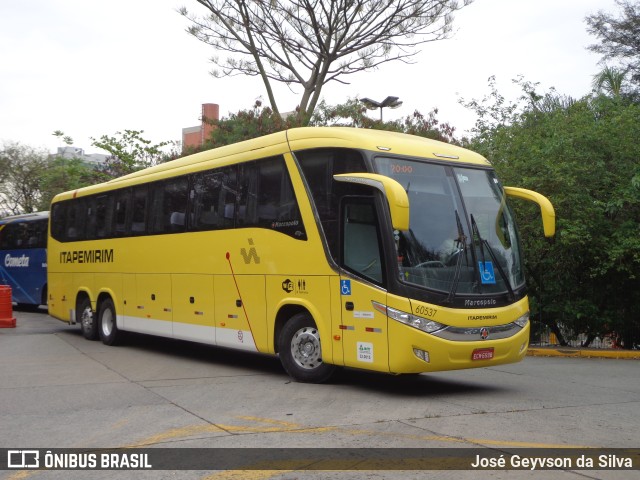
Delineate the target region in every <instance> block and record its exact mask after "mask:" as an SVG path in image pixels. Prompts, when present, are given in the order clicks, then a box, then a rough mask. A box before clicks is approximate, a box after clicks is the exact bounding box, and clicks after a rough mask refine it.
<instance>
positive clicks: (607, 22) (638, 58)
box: [585, 0, 640, 85]
mask: <svg viewBox="0 0 640 480" xmlns="http://www.w3.org/2000/svg"><path fill="white" fill-rule="evenodd" d="M616 4H617V5H618V7H620V9H621V11H622V12H621V16H620V17H615V16H614V15H612V14H609V13H606V12H603V11H599V12H598V13H596V14H594V15H589V16H588V17H586V19H585V21H586V22H587V25H588V28H587V31H588V32H589V33H591V34H592V35H595V36H596V37H597V38H598V39H599V40H600V43H597V44H593V45H590V46H589V50H591V51H593V52H596V53H600V54H602V55H603V60H606V61H610V60H611V59H616V60H618V61H620V63H621V64H622V66H623V70H624V71H628V72H629V73H630V76H631V80H632V81H633V82H634V83H636V84H638V85H640V2H639V1H637V0H636V1H631V0H616Z"/></svg>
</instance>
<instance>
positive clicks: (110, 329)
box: [98, 298, 122, 345]
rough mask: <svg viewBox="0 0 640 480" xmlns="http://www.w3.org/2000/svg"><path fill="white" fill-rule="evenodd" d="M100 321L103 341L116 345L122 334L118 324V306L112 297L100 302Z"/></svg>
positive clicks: (106, 343)
mask: <svg viewBox="0 0 640 480" xmlns="http://www.w3.org/2000/svg"><path fill="white" fill-rule="evenodd" d="M98 322H99V330H100V339H101V340H102V343H104V344H105V345H115V344H116V343H117V342H118V341H119V339H120V337H121V336H122V334H121V333H120V332H119V331H118V326H117V325H116V308H115V306H114V305H113V300H111V299H110V298H107V299H106V300H104V301H103V302H101V303H100V310H99V312H98Z"/></svg>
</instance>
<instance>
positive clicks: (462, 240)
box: [446, 210, 467, 303]
mask: <svg viewBox="0 0 640 480" xmlns="http://www.w3.org/2000/svg"><path fill="white" fill-rule="evenodd" d="M456 226H457V227H458V238H457V239H456V244H457V246H458V248H459V249H460V250H459V251H458V258H457V259H456V270H455V272H454V274H453V283H452V285H451V290H449V295H448V296H447V300H446V302H447V303H451V302H453V299H454V298H455V296H456V291H457V290H458V283H460V270H461V269H462V257H463V256H466V255H467V238H466V237H465V236H464V230H463V229H462V222H461V221H460V215H458V210H456Z"/></svg>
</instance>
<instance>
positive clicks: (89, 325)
mask: <svg viewBox="0 0 640 480" xmlns="http://www.w3.org/2000/svg"><path fill="white" fill-rule="evenodd" d="M76 318H78V319H80V329H81V330H82V335H83V336H84V338H86V339H87V340H97V338H98V322H97V321H96V315H95V312H94V311H93V310H92V309H91V302H90V301H89V299H88V298H87V297H85V298H83V299H82V300H80V301H79V302H78V306H77V307H76Z"/></svg>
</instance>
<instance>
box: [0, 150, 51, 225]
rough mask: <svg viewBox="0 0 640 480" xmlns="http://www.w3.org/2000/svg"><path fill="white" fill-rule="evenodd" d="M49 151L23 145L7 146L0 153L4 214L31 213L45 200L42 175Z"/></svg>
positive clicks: (0, 212)
mask: <svg viewBox="0 0 640 480" xmlns="http://www.w3.org/2000/svg"><path fill="white" fill-rule="evenodd" d="M47 165H48V161H47V152H46V151H44V150H38V149H35V148H32V147H29V146H27V145H22V144H20V143H7V144H5V145H4V146H3V148H2V150H0V215H1V216H5V215H15V214H19V213H31V212H35V211H37V210H38V209H39V206H40V205H41V201H42V192H41V187H42V174H43V172H44V171H46V168H47Z"/></svg>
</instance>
